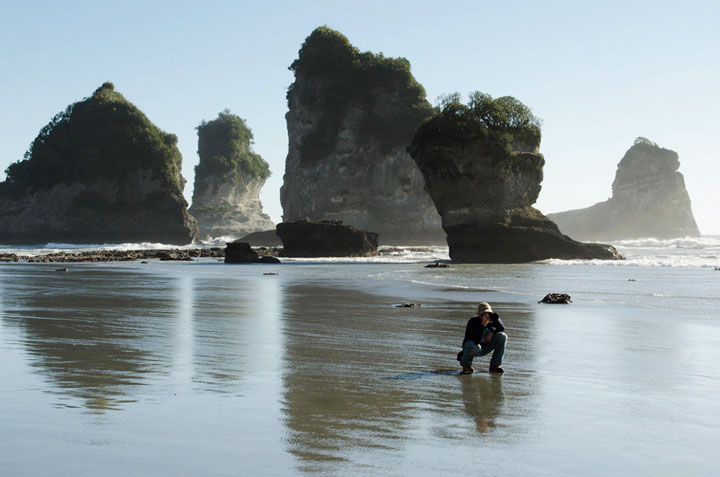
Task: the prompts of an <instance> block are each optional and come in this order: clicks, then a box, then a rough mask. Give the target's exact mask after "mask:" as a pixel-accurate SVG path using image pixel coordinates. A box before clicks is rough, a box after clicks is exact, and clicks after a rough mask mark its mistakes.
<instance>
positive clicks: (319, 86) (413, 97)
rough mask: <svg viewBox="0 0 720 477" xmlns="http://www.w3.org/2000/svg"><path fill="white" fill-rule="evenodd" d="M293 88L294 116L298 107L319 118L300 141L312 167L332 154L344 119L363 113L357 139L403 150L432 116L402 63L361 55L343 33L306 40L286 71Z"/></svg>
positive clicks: (322, 31)
mask: <svg viewBox="0 0 720 477" xmlns="http://www.w3.org/2000/svg"><path fill="white" fill-rule="evenodd" d="M290 70H291V71H293V72H294V73H295V82H294V83H293V84H291V85H290V88H289V89H288V105H289V107H290V109H291V110H292V109H293V107H295V106H296V105H295V104H293V102H294V101H298V102H299V103H300V104H301V105H303V106H305V107H307V108H308V109H310V110H312V111H316V112H319V113H320V120H319V121H318V123H317V124H316V125H315V127H314V129H313V130H312V131H310V133H309V134H307V135H306V137H305V138H304V142H303V144H302V147H301V151H300V153H301V157H302V160H304V161H312V160H315V159H319V158H321V157H324V156H326V155H327V154H328V153H330V152H331V151H332V148H333V147H334V145H335V141H336V139H337V133H338V128H339V126H340V124H341V123H342V119H343V117H344V116H345V114H346V113H347V112H348V111H349V110H350V109H351V108H355V109H357V110H360V111H362V113H363V117H362V118H361V120H360V124H359V131H358V138H359V139H360V140H361V141H364V140H367V139H369V138H373V139H375V140H377V141H379V142H381V143H382V144H384V145H386V146H394V145H399V146H405V145H407V144H408V143H409V142H410V139H411V138H412V136H413V134H414V133H415V131H416V130H417V127H418V126H419V125H420V124H421V123H422V122H423V121H424V120H425V119H427V118H428V117H429V116H430V115H431V114H432V107H431V106H430V104H429V103H428V102H427V100H426V99H425V90H424V89H423V87H422V86H421V85H420V84H419V83H418V82H417V81H416V80H415V78H414V77H413V76H412V74H411V73H410V62H409V61H408V60H407V59H405V58H386V57H385V56H384V55H383V54H382V53H380V54H374V53H371V52H360V51H359V50H358V49H357V48H356V47H354V46H353V45H352V44H351V43H350V42H349V40H348V39H347V38H346V37H345V36H344V35H342V34H341V33H339V32H337V31H335V30H332V29H330V28H328V27H325V26H323V27H319V28H317V29H315V30H314V31H313V32H312V33H311V34H310V36H308V37H307V38H306V40H305V42H304V43H303V45H302V47H301V48H300V51H299V55H298V58H297V59H296V60H295V61H294V62H293V63H292V65H290Z"/></svg>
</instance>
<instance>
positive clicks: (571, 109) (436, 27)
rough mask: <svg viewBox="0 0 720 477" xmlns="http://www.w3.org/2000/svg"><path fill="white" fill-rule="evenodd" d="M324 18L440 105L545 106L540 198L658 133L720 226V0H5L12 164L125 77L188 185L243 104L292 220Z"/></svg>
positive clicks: (274, 205)
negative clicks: (295, 145) (394, 64)
mask: <svg viewBox="0 0 720 477" xmlns="http://www.w3.org/2000/svg"><path fill="white" fill-rule="evenodd" d="M110 5H112V6H110ZM321 25H327V26H329V27H331V28H334V29H336V30H338V31H340V32H342V33H343V34H344V35H346V36H347V37H348V38H349V40H350V41H351V42H352V43H353V44H354V45H355V46H357V47H358V48H360V49H361V50H363V51H366V50H369V51H373V52H383V53H384V54H385V55H386V56H392V57H397V56H403V57H405V58H407V59H408V60H410V63H411V65H412V72H413V74H414V76H415V78H416V79H417V80H418V81H419V82H420V83H421V84H422V85H423V86H424V87H425V89H426V91H427V95H428V99H429V100H430V102H432V103H434V102H435V99H436V98H437V97H438V96H439V95H441V94H445V93H450V92H453V91H459V92H461V93H462V94H463V95H465V94H466V93H468V92H470V91H474V90H479V91H483V92H486V93H489V94H491V95H493V96H505V95H511V96H515V97H516V98H518V99H520V100H521V101H522V102H524V103H525V104H527V105H528V106H530V107H531V108H532V110H533V112H534V113H535V114H536V115H537V116H539V117H540V118H542V119H543V140H542V144H541V147H540V150H541V152H542V153H543V154H544V156H545V160H546V165H545V180H544V181H543V189H542V192H541V194H540V199H539V201H538V202H537V204H536V207H537V208H539V209H540V210H541V211H543V212H545V213H548V212H557V211H561V210H567V209H572V208H579V207H586V206H589V205H592V204H594V203H596V202H599V201H602V200H605V199H607V198H608V197H609V196H610V194H611V184H612V181H613V178H614V176H615V170H616V167H617V163H618V162H619V161H620V159H621V158H622V156H623V154H624V153H625V151H626V150H627V149H628V148H629V147H630V146H631V145H632V143H633V140H634V139H635V138H636V137H637V136H644V137H647V138H649V139H650V140H652V141H655V142H657V143H658V144H659V145H660V146H662V147H666V148H669V149H673V150H675V151H677V152H678V153H679V154H680V162H681V165H680V171H681V172H682V173H683V174H684V176H685V181H686V184H687V187H688V190H689V192H690V197H691V199H692V203H693V210H694V212H695V218H696V219H697V221H698V225H699V226H700V230H701V231H702V233H704V234H720V214H718V213H717V211H716V207H715V204H716V202H717V201H718V198H719V197H720V192H719V191H720V183H719V182H718V181H719V180H720V166H718V162H719V160H720V146H719V145H718V136H717V133H718V129H719V128H718V126H719V125H720V121H719V120H718V113H719V112H720V96H719V95H718V94H717V93H716V88H717V87H718V86H720V61H718V52H720V33H719V32H720V30H719V29H718V25H720V2H718V1H706V2H698V1H687V0H686V1H683V2H679V1H677V0H675V1H671V2H670V1H668V2H665V1H637V2H632V1H603V2H589V1H587V2H583V1H577V0H575V1H551V0H545V1H535V2H529V1H528V2H523V1H509V2H497V1H453V2H439V1H433V2H430V1H419V0H413V1H392V0H383V1H363V2H342V1H337V2H331V1H309V0H308V1H282V2H280V1H278V2H272V1H267V2H259V1H247V2H243V1H226V2H219V1H218V2H198V1H192V2H190V1H148V0H144V1H123V2H113V3H112V4H109V3H107V2H96V1H92V2H91V1H87V2H85V1H82V2H81V1H71V0H66V1H63V2H55V1H52V2H51V1H45V2H40V1H30V0H26V1H12V0H4V1H3V3H2V16H1V17H0V44H2V48H1V49H0V68H1V70H0V73H1V76H0V77H1V78H2V79H1V80H0V81H1V83H0V85H1V86H0V105H2V107H1V108H0V170H4V169H5V168H6V167H7V166H8V165H9V164H10V163H12V162H14V161H16V160H18V159H21V158H22V156H23V153H24V152H25V151H26V150H27V148H28V146H29V145H30V142H31V141H32V140H33V139H34V138H35V136H36V135H37V133H38V131H39V130H40V128H42V127H43V126H44V125H45V124H47V123H48V122H49V120H50V118H52V116H53V115H55V114H56V113H58V112H60V111H61V110H63V109H64V108H65V107H66V106H67V105H68V104H70V103H73V102H75V101H78V100H81V99H82V98H84V97H87V96H90V95H91V94H92V92H93V91H94V90H95V89H96V88H97V87H98V86H100V85H101V84H102V83H103V82H104V81H112V82H113V83H114V84H115V89H116V90H117V91H119V92H120V93H122V94H123V95H124V96H125V97H126V98H127V99H128V100H129V101H131V102H132V103H134V104H135V105H136V106H137V107H138V108H140V109H141V110H142V111H143V112H145V114H146V115H147V116H148V118H149V119H150V120H151V121H153V122H154V123H155V124H156V125H158V126H159V127H160V128H162V129H163V130H165V131H168V132H171V133H174V134H176V135H177V136H178V138H179V148H180V151H181V152H182V155H183V158H184V164H183V174H184V176H185V177H186V178H187V179H188V186H187V187H186V189H185V196H186V198H187V199H188V201H190V199H191V197H192V181H193V178H194V166H195V165H196V164H197V162H198V156H197V152H196V151H197V134H196V131H195V127H196V126H197V125H198V124H199V123H200V121H201V120H203V119H206V120H210V119H213V118H214V117H216V116H217V113H218V112H220V111H221V110H223V109H225V108H229V109H230V110H231V111H232V112H233V113H235V114H237V115H239V116H241V117H242V118H244V119H245V120H246V121H247V123H248V125H249V126H250V128H251V129H252V130H253V133H254V135H255V145H254V149H255V151H256V152H257V153H259V154H260V155H262V157H263V158H264V159H265V160H266V161H268V162H269V163H270V169H271V171H272V174H273V175H272V177H271V178H270V179H269V180H268V181H267V183H266V185H265V188H264V189H263V192H262V194H261V199H262V201H263V205H264V207H265V211H266V212H267V213H268V214H270V216H271V217H272V219H273V220H274V221H275V222H278V221H280V220H281V215H282V209H281V207H280V199H279V195H280V192H279V191H280V186H281V185H282V176H283V173H284V169H285V156H286V154H287V129H286V124H285V117H284V115H285V112H286V111H287V105H286V101H285V92H286V90H287V87H288V85H289V84H290V83H291V82H292V81H293V75H292V73H291V72H290V71H289V70H288V66H289V65H290V63H292V61H293V60H294V59H295V58H296V57H297V53H298V49H299V48H300V46H301V44H302V42H303V41H304V39H305V38H306V37H307V36H308V35H309V34H310V32H311V31H312V30H313V29H314V28H316V27H318V26H321ZM1 177H4V175H2V174H0V178H1Z"/></svg>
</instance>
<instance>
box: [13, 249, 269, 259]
mask: <svg viewBox="0 0 720 477" xmlns="http://www.w3.org/2000/svg"><path fill="white" fill-rule="evenodd" d="M253 250H255V252H257V254H258V255H259V256H261V257H262V256H271V257H276V256H277V254H278V253H279V251H280V249H278V248H268V247H257V248H253ZM224 257H225V248H224V247H206V248H193V249H179V248H167V249H145V250H88V251H77V252H51V253H47V254H43V255H22V254H16V253H0V262H6V263H7V262H15V263H17V262H23V263H92V262H133V261H137V260H151V259H157V260H160V261H180V262H191V261H194V259H195V258H224Z"/></svg>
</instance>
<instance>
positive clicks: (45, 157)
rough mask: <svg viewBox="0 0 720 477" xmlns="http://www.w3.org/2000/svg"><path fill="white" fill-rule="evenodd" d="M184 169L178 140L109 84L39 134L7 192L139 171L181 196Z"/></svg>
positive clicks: (15, 167) (14, 169)
mask: <svg viewBox="0 0 720 477" xmlns="http://www.w3.org/2000/svg"><path fill="white" fill-rule="evenodd" d="M181 168H182V155H181V154H180V151H179V150H178V148H177V137H176V136H175V135H174V134H169V133H166V132H164V131H162V130H160V129H159V128H158V127H157V126H155V125H154V124H153V123H152V122H151V121H150V120H149V119H148V118H147V117H146V116H145V114H143V112H142V111H140V110H139V109H138V108H137V107H135V106H134V105H133V104H132V103H130V102H129V101H128V100H127V99H125V97H123V95H121V94H120V93H118V92H117V91H115V88H114V86H113V84H112V83H110V82H106V83H104V84H103V85H102V86H100V87H99V88H98V89H97V90H96V91H95V92H94V93H93V94H92V96H90V97H89V98H85V99H83V100H81V101H78V102H76V103H73V104H71V105H70V106H68V107H67V109H65V111H62V112H60V113H58V114H57V115H56V116H55V117H53V119H52V120H51V121H50V122H49V123H48V124H47V125H46V126H45V127H43V128H42V129H41V130H40V133H39V134H38V136H37V137H36V138H35V139H34V140H33V142H32V144H31V145H30V148H29V149H28V151H27V152H26V153H25V156H24V159H22V160H20V161H18V162H15V163H13V164H11V165H10V166H9V167H8V168H7V169H6V171H5V172H6V173H7V180H6V181H5V182H4V183H3V184H2V189H3V192H4V193H10V194H12V195H22V194H23V193H27V192H31V191H34V190H44V189H50V188H52V187H53V186H55V185H58V184H61V183H65V184H73V183H76V182H81V183H93V182H95V181H97V180H98V179H108V180H119V181H124V180H125V179H126V178H128V176H129V175H130V174H132V173H135V172H137V171H138V170H151V171H153V177H154V178H155V179H161V180H162V181H163V182H164V184H165V188H166V189H167V190H169V191H172V193H173V194H174V195H180V196H182V187H183V186H184V184H183V183H182V182H184V181H183V179H182V176H181V175H180V171H181Z"/></svg>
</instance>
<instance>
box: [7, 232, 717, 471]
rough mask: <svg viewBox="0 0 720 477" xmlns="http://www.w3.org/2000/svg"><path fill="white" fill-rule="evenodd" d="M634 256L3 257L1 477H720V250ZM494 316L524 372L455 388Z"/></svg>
mask: <svg viewBox="0 0 720 477" xmlns="http://www.w3.org/2000/svg"><path fill="white" fill-rule="evenodd" d="M615 245H616V246H618V248H619V249H620V251H621V252H622V253H623V254H625V256H626V257H627V260H625V261H622V262H603V261H589V262H588V261H577V262H573V261H554V260H550V261H546V262H541V263H533V264H521V265H520V264H519V265H455V264H453V265H451V267H450V268H425V267H424V265H425V264H427V263H428V262H430V261H435V260H447V258H448V256H447V249H446V248H442V247H440V248H429V249H418V248H409V247H408V248H399V249H394V250H393V251H392V252H390V253H389V254H386V255H383V256H381V257H375V258H368V259H331V258H327V259H313V260H308V259H304V260H300V259H295V260H293V259H286V260H284V263H283V264H280V265H226V264H224V263H220V262H218V261H217V260H214V259H202V260H198V261H196V262H193V263H185V262H182V263H171V262H159V261H150V263H148V264H141V263H135V262H131V263H127V262H123V263H87V264H83V263H80V264H69V265H67V267H68V268H69V271H68V272H67V273H64V272H58V271H56V270H57V269H58V268H59V265H57V264H27V263H2V264H0V362H2V363H3V365H2V366H0V423H2V426H1V427H0V473H1V474H2V475H33V476H35V475H97V474H103V475H304V474H314V475H366V474H368V473H372V474H378V475H414V476H417V475H455V474H458V473H460V472H467V471H468V469H470V468H472V469H475V470H476V471H478V472H482V473H483V474H488V475H645V474H652V475H676V474H677V473H680V472H682V473H688V474H690V475H717V474H718V472H720V464H718V463H717V459H716V458H715V454H714V451H715V449H716V448H717V447H718V445H719V444H720V401H719V400H718V399H717V396H718V393H719V392H720V369H718V363H720V307H719V305H720V286H719V284H718V281H720V270H716V268H720V238H719V237H702V238H698V239H682V240H672V241H655V240H642V241H631V242H622V243H618V244H615ZM93 247H95V248H113V247H115V248H129V247H130V246H129V245H127V244H120V245H97V246H89V247H83V248H93ZM133 247H135V248H150V247H156V248H165V246H163V245H162V244H154V245H153V244H140V245H133ZM73 248H76V247H75V246H69V245H63V244H49V245H46V246H42V247H40V246H36V247H22V248H10V247H6V248H4V249H3V250H2V251H4V252H15V253H28V254H33V253H48V252H50V251H57V250H63V249H65V250H67V249H73ZM549 292H562V293H568V294H570V295H571V296H572V298H573V304H571V305H543V304H539V303H537V302H538V300H540V299H541V298H542V297H543V296H544V295H545V294H546V293H549ZM479 301H489V302H490V303H492V305H493V307H494V309H495V310H496V311H498V312H499V313H500V315H501V316H502V317H503V321H504V322H505V324H506V326H507V332H508V335H509V341H508V348H507V351H506V355H505V361H504V367H505V368H506V370H507V372H506V374H505V375H503V376H493V375H489V374H488V373H487V366H488V359H487V357H486V358H482V359H478V360H476V363H475V365H476V368H477V369H478V372H476V373H475V374H474V375H472V376H457V375H455V373H456V372H457V370H458V363H457V361H456V360H455V354H456V353H457V351H458V350H459V346H460V342H461V340H462V335H463V331H464V327H465V322H466V321H467V319H468V318H469V317H470V316H471V315H472V314H473V312H474V310H475V307H476V306H477V303H478V302H479ZM408 302H409V303H416V304H419V305H422V306H420V307H414V308H404V307H397V306H396V305H398V304H401V303H408Z"/></svg>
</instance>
